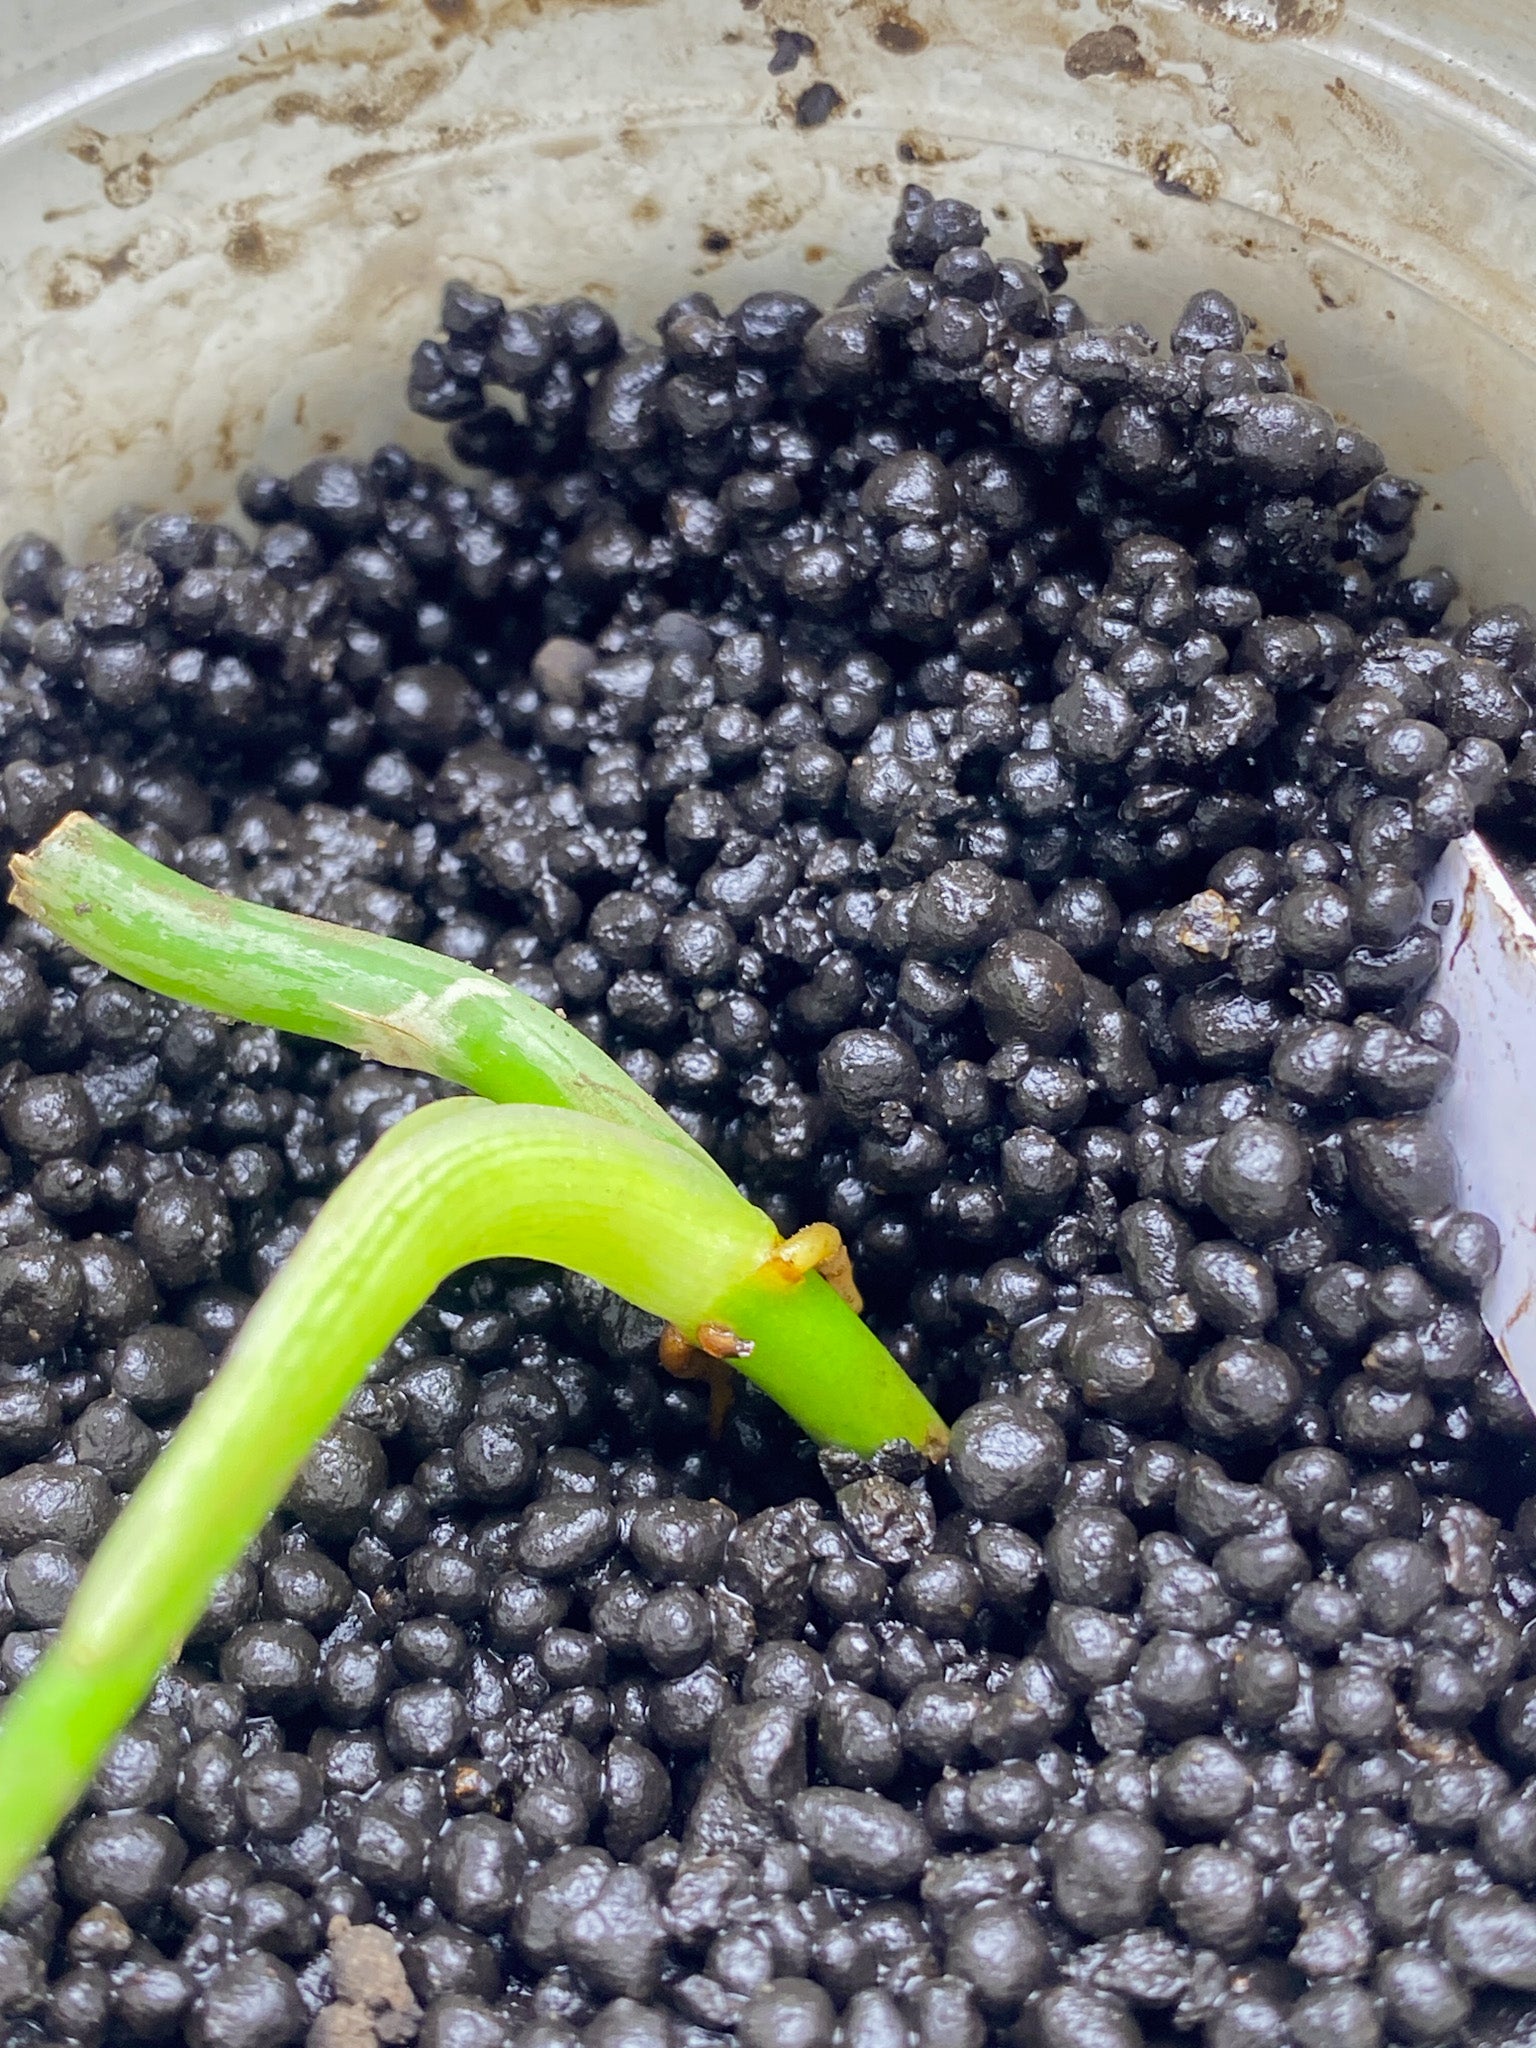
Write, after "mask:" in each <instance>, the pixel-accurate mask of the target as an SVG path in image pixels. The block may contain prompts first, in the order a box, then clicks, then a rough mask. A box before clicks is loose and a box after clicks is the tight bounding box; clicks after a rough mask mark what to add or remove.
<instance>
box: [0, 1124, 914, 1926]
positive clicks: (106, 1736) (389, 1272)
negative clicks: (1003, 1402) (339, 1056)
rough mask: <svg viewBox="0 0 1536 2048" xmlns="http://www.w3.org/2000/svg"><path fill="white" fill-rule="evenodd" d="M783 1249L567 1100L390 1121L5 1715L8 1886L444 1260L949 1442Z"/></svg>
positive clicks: (198, 1406) (872, 1419) (822, 1403)
mask: <svg viewBox="0 0 1536 2048" xmlns="http://www.w3.org/2000/svg"><path fill="white" fill-rule="evenodd" d="M779 1242H780V1240H779V1236H778V1233H777V1231H776V1230H775V1229H774V1227H773V1225H772V1223H771V1222H770V1221H769V1219H768V1218H767V1217H766V1216H764V1215H763V1214H762V1212H761V1211H760V1210H758V1209H755V1208H754V1207H753V1206H752V1204H751V1203H750V1202H748V1201H747V1200H746V1199H745V1198H744V1197H743V1196H741V1195H739V1194H738V1193H737V1192H736V1190H735V1189H734V1188H732V1187H731V1186H730V1185H729V1183H728V1182H726V1181H725V1180H724V1178H723V1176H722V1175H720V1174H719V1173H718V1172H716V1171H715V1170H714V1169H713V1168H712V1167H711V1166H709V1165H708V1163H707V1162H704V1161H696V1160H694V1159H691V1158H689V1157H688V1156H687V1155H686V1154H685V1153H683V1152H682V1151H680V1150H679V1149H678V1148H677V1147H676V1146H670V1145H664V1144H661V1143H659V1142H658V1141H657V1140H656V1139H655V1138H652V1137H650V1136H648V1135H646V1134H644V1133H642V1132H638V1131H634V1130H625V1129H622V1128H620V1127H617V1126H615V1125H614V1124H612V1123H610V1122H606V1121H600V1120H598V1119H596V1118H592V1117H586V1116H582V1115H579V1114H576V1113H573V1112H571V1111H569V1110H559V1109H547V1108H537V1107H516V1108H514V1107H508V1106H505V1105H497V1104H492V1103H487V1102H477V1101H473V1100H466V1099H464V1098H462V1097H460V1098H456V1099H454V1100H451V1101H447V1102H437V1103H433V1104H431V1105H429V1106H428V1107H427V1108H425V1109H420V1110H417V1111H415V1112H414V1113H413V1114H412V1115H410V1116H408V1117H405V1118H404V1119H402V1121H401V1122H400V1123H399V1124H397V1125H396V1126H395V1127H394V1128H393V1129H392V1130H390V1131H388V1132H386V1134H385V1135H384V1136H383V1137H382V1138H381V1139H380V1140H379V1142H378V1144H377V1145H375V1146H374V1148H373V1150H372V1151H371V1152H370V1153H369V1154H368V1155H367V1157H366V1158H365V1159H364V1160H363V1161H362V1162H361V1164H360V1165H359V1166H357V1167H356V1169H355V1170H354V1171H353V1172H352V1173H351V1174H350V1175H349V1176H348V1178H347V1179H346V1180H345V1181H344V1182H343V1184H342V1185H341V1187H339V1188H338V1189H337V1191H336V1192H335V1194H333V1195H332V1196H331V1198H330V1200H329V1201H328V1202H327V1203H326V1205H325V1207H324V1208H323V1209H322V1210H321V1212H320V1214H319V1215H318V1216H317V1217H316V1219H315V1221H314V1223H313V1224H312V1225H311V1226H310V1229H309V1231H308V1232H307V1233H306V1235H305V1236H304V1238H303V1239H302V1240H301V1242H300V1243H299V1245H298V1247H297V1248H296V1250H295V1251H294V1252H293V1254H292V1256H291V1257H290V1258H289V1259H288V1261H287V1263H286V1264H285V1265H284V1266H283V1267H282V1268H281V1270H280V1271H279V1272H278V1274H277V1277H276V1278H275V1279H274V1280H273V1282H272V1284H271V1286H270V1287H269V1288H268V1289H267V1291H266V1293H265V1294H263V1295H262V1297H261V1298H260V1300H259V1301H258V1302H257V1303H256V1306H255V1307H254V1308H253V1309H252V1311H251V1313H250V1315H249V1317H248V1318H247V1320H246V1323H245V1325H244V1327H243V1329H242V1330H241V1332H240V1335H239V1336H238V1337H237V1338H236V1340H235V1343H234V1345H233V1346H232V1348H231V1350H230V1352H229V1355H228V1357H227V1359H226V1360H225V1362H224V1364H223V1366H222V1367H221V1368H220V1370H219V1372H218V1374H217V1375H216V1376H215V1378H214V1380H213V1381H212V1383H211V1384H210V1386H209V1387H208V1388H207V1390H206V1391H205V1392H204V1393H203V1394H202V1396H201V1397H200V1398H199V1399H198V1401H197V1402H196V1403H195V1404H194V1406H193V1408H192V1410H191V1413H190V1414H189V1415H188V1417H187V1419H186V1421H185V1422H184V1423H183V1424H182V1426H181V1428H180V1429H179V1430H178V1431H177V1432H176V1434H175V1436H174V1437H173V1438H172V1440H171V1443H170V1445H169V1446H168V1447H167V1449H166V1450H165V1451H164V1452H163V1453H162V1454H161V1456H160V1457H159V1458H158V1459H157V1460H156V1461H155V1463H154V1465H153V1466H151V1468H150V1470H149V1472H148V1474H147V1475H146V1477H145V1478H144V1480H143V1481H142V1482H141V1483H140V1485H139V1487H138V1488H137V1489H136V1491H135V1492H134V1494H133V1497H132V1499H131V1500H130V1501H129V1503H128V1505H127V1506H126V1507H125V1508H124V1510H123V1512H122V1513H121V1515H119V1517H118V1519H117V1521H116V1522H115V1523H114V1524H113V1526H112V1528H111V1529H110V1530H109V1531H108V1533H107V1535H106V1537H105V1538H104V1540H103V1542H102V1544H101V1546H100V1548H99V1549H98V1550H97V1552H96V1555H95V1557H94V1558H93V1560H92V1562H91V1565H90V1568H89V1569H88V1571H87V1572H86V1575H85V1577H84V1579H83V1580H82V1581H81V1584H80V1587H79V1589H78V1591H77V1592H76V1594H75V1597H74V1599H73V1601H72V1602H71V1604H70V1608H69V1612H68V1614H67V1615H66V1617H65V1620H64V1625H63V1628H62V1629H61V1630H60V1632H59V1635H58V1638H57V1640H56V1641H55V1643H54V1644H53V1646H52V1647H51V1648H50V1650H49V1651H48V1654H47V1656H46V1657H45V1658H44V1660H43V1662H42V1664H41V1665H40V1666H39V1668H38V1670H37V1672H36V1673H35V1674H34V1675H33V1676H32V1677H31V1678H30V1679H29V1680H28V1681H27V1683H26V1684H25V1685H24V1686H23V1687H22V1689H21V1691H20V1692H19V1693H18V1694H17V1695H16V1697H15V1699H14V1700H13V1701H12V1702H11V1703H10V1704H9V1706H8V1707H7V1708H6V1710H5V1712H4V1714H3V1716H0V1899H3V1898H4V1896H5V1894H6V1892H7V1891H8V1890H9V1888H10V1886H11V1885H12V1883H14V1881H15V1879H16V1877H17V1875H18V1874H19V1872H20V1871H21V1870H22V1869H23V1868H24V1866H25V1865H26V1863H27V1862H28V1861H29V1860H30V1858H31V1857H33V1856H34V1855H36V1854H37V1852H38V1851H39V1850H40V1849H41V1848H42V1846H43V1845H44V1843H45V1842H46V1841H47V1840H48V1838H49V1836H50V1835H51V1834H52V1833H53V1831H54V1829H55V1828H56V1827H57V1826H58V1825H59V1823H60V1822H61V1821H62V1820H63V1819H64V1818H65V1816H66V1815H67V1813H68V1812H69V1810H70V1808H71V1807H72V1806H73V1804H74V1802H75V1801H76V1799H77V1798H78V1797H79V1796H80V1794H81V1792H82V1791H83V1790H84V1789H85V1786H86V1785H87V1784H88V1782H89V1779H90V1775H91V1772H92V1771H93V1769H94V1768H95V1766H96V1764H97V1762H98V1761H99V1760H100V1758H101V1756H102V1754H103V1752H104V1751H105V1749H106V1748H107V1746H108V1744H109V1743H110V1742H111V1740H112V1738H113V1736H114V1735H115V1734H116V1732H117V1731H118V1729H120V1728H121V1727H122V1726H123V1724H124V1722H125V1721H127V1720H128V1718H129V1717H130V1716H131V1715H132V1714H133V1713H134V1712H135V1711H136V1709H137V1708H138V1707H139V1705H140V1704H141V1703H142V1701H143V1700H144V1698H145V1696H146V1695H147V1693H148V1692H149V1690H150V1687H151V1686H152V1685H153V1683H154V1680H155V1675H156V1673H157V1672H158V1671H159V1670H160V1668H161V1666H162V1665H163V1664H164V1663H165V1662H166V1661H167V1660H168V1659H170V1658H172V1657H174V1656H175V1655H176V1654H177V1652H178V1650H179V1648H180V1645H181V1643H182V1642H183V1641H184V1640H185V1638H186V1636H187V1635H188V1633H189V1632H190V1631H191V1629H192V1628H193V1626H194V1625H195V1623H196V1622H197V1619H198V1617H199V1615H200V1614H201V1613H202V1611H203V1609H204V1607H205V1605H206V1604H207V1600H208V1596H209V1593H210V1592H211V1590H212V1588H213V1585H214V1583H215V1581H216V1580H217V1579H218V1577H219V1576H220V1574H221V1573H223V1572H225V1571H227V1570H229V1568H230V1567H231V1566H232V1565H233V1564H235V1563H236V1561H237V1560H238V1559H239V1558H240V1557H241V1556H242V1555H243V1553H244V1552H245V1550H246V1549H247V1547H248V1546H249V1545H250V1543H251V1541H252V1540H253V1538H254V1537H255V1536H256V1534H257V1533H258V1531H259V1530H260V1529H261V1526H262V1524H263V1523H264V1522H265V1521H266V1519H267V1517H268V1515H270V1514H271V1513H272V1511H273V1510H274V1509H275V1508H276V1507H277V1506H278V1505H279V1504H280V1503H281V1501H282V1500H283V1498H284V1496H285V1494H286V1493H287V1491H288V1489H289V1487H290V1486H291V1484H292V1483H293V1479H294V1477H295V1475H296V1473H297V1472H298V1470H299V1467H300V1466H301V1465H302V1464H303V1462H304V1459H305V1458H306V1457H307V1456H308V1454H309V1452H310V1450H311V1449H312V1447H313V1446H314V1444H315V1442H316V1441H317V1439H318V1438H319V1437H320V1436H321V1435H322V1434H323V1432H324V1431H325V1430H326V1428H327V1427H328V1426H329V1425H330V1423H331V1422H332V1421H333V1420H334V1418H335V1416H336V1414H337V1412H338V1411H339V1409H340V1408H341V1406H342V1404H343V1403H344V1401H345V1400H346V1398H347V1396H348V1394H350V1393H351V1391H352V1390H353V1388H354V1387H356V1386H357V1384H358V1382H359V1381H360V1380H361V1379H362V1377H363V1375H364V1373H365V1372H366V1371H367V1369H368V1366H369V1363H370V1362H371V1360H373V1359H374V1358H376V1357H377V1356H378V1354H379V1353H380V1352H381V1351H382V1350H383V1349H384V1347H385V1346H386V1345H387V1344H388V1343H389V1341H390V1339H391V1338H392V1337H393V1336H394V1334H395V1332H396V1331H397V1330H398V1329H399V1328H400V1326H401V1325H402V1324H403V1323H404V1322H405V1321H406V1320H407V1318H408V1317H409V1316H410V1315H411V1314H413V1313H414V1311H415V1310H416V1309H417V1308H419V1307H420V1306H421V1304H422V1302H424V1301H425V1300H426V1299H427V1297H428V1296H429V1295H430V1294H431V1293H432V1291H433V1289H434V1288H436V1287H437V1286H438V1285H439V1284H440V1283H441V1281H442V1280H444V1279H445V1278H446V1277H447V1275H448V1274H449V1273H450V1272H452V1271H453V1270H454V1269H455V1268H456V1267H458V1266H461V1265H464V1264H467V1263H469V1262H470V1261H472V1260H477V1259H488V1258H505V1257H520V1258H534V1259H545V1260H551V1261H554V1262H556V1263H558V1264H561V1265H565V1266H570V1267H573V1268H574V1269H575V1270H576V1271H578V1272H582V1273H586V1274H588V1275H589V1276H590V1277H591V1278H592V1279H594V1280H598V1281H601V1282H602V1283H603V1285H605V1286H607V1287H611V1288H613V1289H615V1290H616V1291H617V1292H618V1293H620V1294H622V1295H624V1296H625V1297H626V1298H627V1299H629V1300H630V1301H633V1302H636V1303H638V1304H639V1306H640V1307H642V1308H644V1309H648V1310H650V1311H651V1312H652V1313H653V1314H655V1315H659V1316H663V1317H665V1318H667V1320H668V1321H670V1322H673V1323H675V1324H677V1326H678V1327H679V1328H680V1329H681V1330H682V1331H683V1333H684V1334H685V1335H686V1336H689V1337H692V1336H694V1335H696V1334H697V1332H698V1329H699V1325H700V1324H701V1323H711V1322H713V1323H720V1324H725V1325H727V1326H728V1327H729V1328H730V1329H731V1330H732V1331H734V1332H735V1333H736V1335H737V1336H738V1337H739V1338H741V1339H743V1340H745V1341H746V1342H748V1343H751V1344H752V1345H753V1347H754V1348H753V1350H752V1352H751V1354H750V1355H749V1356H745V1357H743V1358H742V1359H741V1360H740V1361H739V1363H740V1367H741V1369H742V1370H743V1371H744V1372H746V1373H748V1374H749V1375H750V1377H752V1378H753V1379H755V1380H757V1381H758V1383H759V1384H760V1385H762V1386H763V1387H764V1388H765V1389H766V1391H767V1392H768V1393H770V1394H771V1395H772V1396H773V1398H774V1399H775V1400H777V1401H778V1402H779V1403H780V1404H781V1405H782V1406H784V1407H785V1408H787V1409H788V1411H789V1413H790V1414H791V1415H792V1416H794V1418H795V1419H796V1421H798V1422H799V1423H800V1424H801V1425H802V1427H803V1428H805V1429H806V1430H807V1431H808V1432H809V1433H810V1434H811V1435H812V1436H813V1437H816V1438H818V1439H821V1440H823V1441H825V1440H828V1439H831V1440H834V1441H838V1442H842V1443H846V1444H848V1445H849V1446H850V1447H851V1448H853V1449H854V1450H859V1451H872V1450H874V1449H875V1448H876V1447H877V1446H878V1445H879V1444H880V1443H882V1442H885V1441H887V1440H888V1439H890V1438H891V1437H893V1436H906V1437H909V1438H910V1439H911V1440H912V1441H913V1442H915V1443H918V1444H922V1445H924V1446H925V1447H930V1448H931V1447H933V1446H934V1445H935V1444H937V1443H938V1442H939V1441H941V1440H942V1435H943V1424H942V1423H941V1422H940V1420H939V1418H938V1416H937V1415H936V1414H935V1413H934V1411H933V1409H932V1408H931V1407H930V1406H929V1405H928V1403H927V1401H926V1400H924V1398H923V1396H922V1395H921V1394H920V1393H919V1392H918V1390H917V1388H916V1387H915V1386H913V1384H912V1382H911V1381H910V1380H908V1379H907V1378H906V1376H905V1375H904V1374H903V1373H902V1372H901V1371H900V1369H899V1367H898V1366H897V1365H896V1363H895V1361H894V1360H893V1359H892V1358H891V1357H890V1356H889V1354H888V1353H887V1352H885V1351H884V1350H883V1348H882V1347H881V1346H880V1345H879V1344H878V1343H877V1341H876V1340H875V1338H874V1337H873V1336H871V1334H870V1333H869V1332H868V1331H867V1330H866V1329H865V1327H864V1325H863V1324H862V1323H861V1322H860V1321H859V1320H858V1318H857V1316H855V1315H854V1313H853V1311H852V1310H851V1309H850V1308H848V1306H847V1305H846V1304H845V1303H844V1302H843V1301H841V1300H840V1299H839V1297H838V1296H837V1295H836V1294H835V1293H834V1292H833V1291H832V1289H831V1288H830V1287H828V1285H827V1284H826V1282H825V1281H824V1280H823V1279H821V1277H820V1276H819V1275H817V1274H811V1275H809V1276H808V1277H806V1278H805V1279H803V1280H800V1281H795V1280H793V1279H791V1278H788V1277H786V1275H785V1273H784V1270H783V1268H782V1266H781V1265H780V1264H779V1263H778V1262H776V1261H775V1260H774V1259H773V1257H772V1254H773V1252H774V1250H775V1248H776V1247H777V1245H778V1244H779ZM797 1311H802V1313H797Z"/></svg>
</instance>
